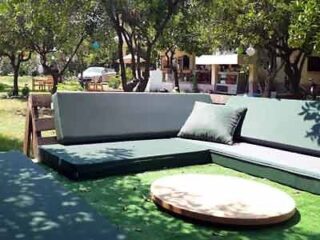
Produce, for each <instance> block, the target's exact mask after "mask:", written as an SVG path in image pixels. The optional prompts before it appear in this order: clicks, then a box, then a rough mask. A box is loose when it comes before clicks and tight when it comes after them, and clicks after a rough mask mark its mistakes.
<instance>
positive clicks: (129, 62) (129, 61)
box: [117, 54, 146, 64]
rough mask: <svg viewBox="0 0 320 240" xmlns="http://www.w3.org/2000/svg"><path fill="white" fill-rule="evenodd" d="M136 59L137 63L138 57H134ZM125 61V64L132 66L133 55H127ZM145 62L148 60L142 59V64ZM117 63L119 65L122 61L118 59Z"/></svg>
mask: <svg viewBox="0 0 320 240" xmlns="http://www.w3.org/2000/svg"><path fill="white" fill-rule="evenodd" d="M134 58H135V60H136V61H138V57H137V56H134ZM123 60H124V63H125V64H131V63H132V55H131V54H128V55H125V56H124V57H123ZM145 61H146V60H144V59H143V58H141V57H140V63H143V62H145ZM117 62H118V63H119V62H120V60H119V59H118V60H117Z"/></svg>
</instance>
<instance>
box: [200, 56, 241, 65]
mask: <svg viewBox="0 0 320 240" xmlns="http://www.w3.org/2000/svg"><path fill="white" fill-rule="evenodd" d="M244 59H245V58H244V57H243V56H242V55H238V54H226V55H223V54H221V55H202V56H200V57H196V65H229V64H230V65H237V64H243V63H244Z"/></svg>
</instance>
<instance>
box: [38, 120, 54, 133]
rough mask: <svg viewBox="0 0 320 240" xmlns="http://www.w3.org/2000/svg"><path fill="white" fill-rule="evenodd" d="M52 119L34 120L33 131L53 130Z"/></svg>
mask: <svg viewBox="0 0 320 240" xmlns="http://www.w3.org/2000/svg"><path fill="white" fill-rule="evenodd" d="M54 129H55V127H54V119H53V118H40V119H36V120H35V130H36V131H37V132H41V131H48V130H54Z"/></svg>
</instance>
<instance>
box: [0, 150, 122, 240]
mask: <svg viewBox="0 0 320 240" xmlns="http://www.w3.org/2000/svg"><path fill="white" fill-rule="evenodd" d="M0 168H1V172H0V182H1V185H2V187H1V188H0V196H1V204H0V229H1V230H0V239H3V240H5V239H10V240H14V239H46V240H57V239H59V240H69V239H78V240H106V239H108V240H109V239H110V240H112V239H114V240H119V239H126V236H125V235H124V234H122V233H121V232H119V231H118V230H117V229H116V227H115V226H113V225H111V224H110V223H109V222H108V221H107V220H106V218H104V217H102V216H100V215H98V214H97V213H96V211H95V210H93V209H92V208H91V207H90V206H89V205H88V204H87V203H86V202H85V201H84V200H82V199H81V198H80V197H78V196H76V195H74V194H72V193H71V192H70V191H68V190H67V189H65V188H64V187H63V186H62V185H61V184H60V183H59V182H58V181H56V180H54V179H53V176H51V175H50V174H48V172H47V171H45V170H43V169H42V167H40V166H39V165H37V164H34V163H33V162H31V161H30V160H29V159H28V158H27V157H25V156H24V155H22V154H21V153H18V152H8V153H0Z"/></svg>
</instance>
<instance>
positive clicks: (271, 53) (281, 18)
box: [210, 0, 319, 94]
mask: <svg viewBox="0 0 320 240" xmlns="http://www.w3.org/2000/svg"><path fill="white" fill-rule="evenodd" d="M212 4H213V6H212V8H211V10H212V11H211V14H210V18H211V26H212V28H211V34H212V37H214V38H215V43H216V44H215V46H216V47H217V48H222V49H223V48H233V49H235V48H237V47H248V46H249V45H250V44H252V45H253V46H255V47H256V48H261V49H264V50H266V51H267V56H268V59H269V61H268V67H267V68H268V72H269V82H272V78H274V76H275V75H276V73H277V72H278V71H279V67H281V65H282V64H281V65H278V64H277V61H276V60H277V58H280V59H281V61H282V63H283V65H284V70H285V73H286V75H287V76H288V79H289V81H290V86H291V91H292V92H293V93H295V94H299V85H300V80H301V73H302V68H303V65H304V63H305V59H306V57H307V56H309V55H310V54H312V52H313V50H314V49H315V47H316V46H317V41H318V40H317V39H318V38H319V14H317V13H319V12H318V11H319V0H310V1H309V0H298V1H293V0H280V1H272V0H262V1H261V0H259V1H258V0H232V1H222V0H215V1H212ZM313 7H315V8H316V9H318V10H312V11H311V10H310V9H311V8H313ZM301 19H307V21H306V22H308V23H309V26H307V27H305V28H304V27H302V25H303V24H302V23H301ZM303 21H304V20H303ZM303 21H302V22H303ZM301 24H302V25H301ZM315 26H316V27H315ZM315 31H316V32H315ZM297 39H298V41H297ZM268 88H270V87H269V86H268V84H267V88H266V91H269V89H268Z"/></svg>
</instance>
